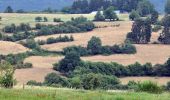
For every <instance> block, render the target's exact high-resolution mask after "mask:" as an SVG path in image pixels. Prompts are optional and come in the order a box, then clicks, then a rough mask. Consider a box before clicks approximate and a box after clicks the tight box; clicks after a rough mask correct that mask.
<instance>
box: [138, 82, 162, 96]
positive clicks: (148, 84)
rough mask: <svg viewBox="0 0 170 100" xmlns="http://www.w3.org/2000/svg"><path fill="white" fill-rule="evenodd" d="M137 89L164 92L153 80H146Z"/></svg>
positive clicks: (157, 92)
mask: <svg viewBox="0 0 170 100" xmlns="http://www.w3.org/2000/svg"><path fill="white" fill-rule="evenodd" d="M137 91H140V92H149V93H156V94H160V93H162V92H163V90H162V88H161V87H160V86H158V85H157V84H156V83H153V82H151V81H145V82H142V83H139V84H138V89H137Z"/></svg>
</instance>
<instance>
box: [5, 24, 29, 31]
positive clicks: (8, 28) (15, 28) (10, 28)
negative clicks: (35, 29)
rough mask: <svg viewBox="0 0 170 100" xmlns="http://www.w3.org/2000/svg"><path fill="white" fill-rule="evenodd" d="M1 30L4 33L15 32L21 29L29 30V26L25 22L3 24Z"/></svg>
mask: <svg viewBox="0 0 170 100" xmlns="http://www.w3.org/2000/svg"><path fill="white" fill-rule="evenodd" d="M2 30H3V32H5V33H16V32H21V31H29V30H31V26H30V25H29V24H25V23H21V24H20V25H19V26H16V25H15V24H11V25H8V26H5V27H4V28H3V29H2Z"/></svg>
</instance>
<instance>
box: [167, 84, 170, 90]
mask: <svg viewBox="0 0 170 100" xmlns="http://www.w3.org/2000/svg"><path fill="white" fill-rule="evenodd" d="M166 89H167V90H168V91H170V82H168V83H167V85H166Z"/></svg>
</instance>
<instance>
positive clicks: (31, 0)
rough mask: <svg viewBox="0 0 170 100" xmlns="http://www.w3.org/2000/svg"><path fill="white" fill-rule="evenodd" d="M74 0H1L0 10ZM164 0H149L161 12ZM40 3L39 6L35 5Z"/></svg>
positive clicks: (36, 8)
mask: <svg viewBox="0 0 170 100" xmlns="http://www.w3.org/2000/svg"><path fill="white" fill-rule="evenodd" d="M73 1H74V0H50V1H49V0H41V2H39V0H1V1H0V11H4V9H5V8H6V7H7V6H12V8H13V9H14V10H18V9H21V8H22V9H24V10H26V11H40V10H44V9H46V8H48V7H50V8H52V9H62V8H63V7H66V6H71V5H72V3H73ZM165 1H166V0H150V2H151V3H153V5H156V6H155V7H156V9H157V10H158V11H159V12H163V9H164V4H165ZM37 5H41V6H37Z"/></svg>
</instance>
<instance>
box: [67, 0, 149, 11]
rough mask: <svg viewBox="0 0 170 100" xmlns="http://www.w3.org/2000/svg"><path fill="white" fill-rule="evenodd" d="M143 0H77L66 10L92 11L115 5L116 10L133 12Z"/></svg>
mask: <svg viewBox="0 0 170 100" xmlns="http://www.w3.org/2000/svg"><path fill="white" fill-rule="evenodd" d="M142 1H144V0H128V1H127V0H76V1H74V2H73V4H72V6H71V8H66V10H65V11H66V12H67V13H91V12H92V11H97V10H99V9H101V8H102V9H104V10H106V9H107V8H108V7H112V6H113V7H115V9H116V10H120V11H122V12H131V11H132V10H136V9H137V7H138V4H139V3H140V2H142ZM147 3H148V2H147ZM149 4H150V3H149Z"/></svg>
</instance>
